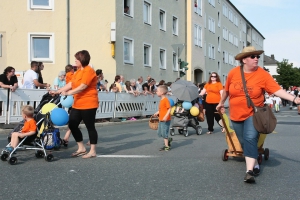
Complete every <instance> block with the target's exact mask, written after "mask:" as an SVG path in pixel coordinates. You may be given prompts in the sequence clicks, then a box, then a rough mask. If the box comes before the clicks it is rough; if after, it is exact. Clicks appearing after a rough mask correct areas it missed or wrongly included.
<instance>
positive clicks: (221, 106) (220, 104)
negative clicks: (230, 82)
mask: <svg viewBox="0 0 300 200" xmlns="http://www.w3.org/2000/svg"><path fill="white" fill-rule="evenodd" d="M228 96H229V92H228V91H223V92H222V96H221V100H220V103H219V104H218V105H217V107H216V109H217V110H220V108H223V107H224V103H225V101H226V99H227V97H228Z"/></svg>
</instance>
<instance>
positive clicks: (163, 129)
mask: <svg viewBox="0 0 300 200" xmlns="http://www.w3.org/2000/svg"><path fill="white" fill-rule="evenodd" d="M167 93H168V88H167V86H165V85H160V86H158V88H157V90H156V94H157V96H158V97H160V98H161V100H160V102H159V108H158V111H157V112H156V113H155V114H154V116H158V115H159V124H158V131H157V134H158V136H159V137H162V138H164V146H163V147H162V148H161V149H160V151H169V150H171V142H172V140H173V139H172V138H171V137H170V138H169V137H168V134H169V130H170V124H171V115H170V112H171V105H170V102H169V100H168V98H167V97H166V94H167Z"/></svg>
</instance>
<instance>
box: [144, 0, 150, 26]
mask: <svg viewBox="0 0 300 200" xmlns="http://www.w3.org/2000/svg"><path fill="white" fill-rule="evenodd" d="M144 23H146V24H151V4H150V3H148V2H147V1H144Z"/></svg>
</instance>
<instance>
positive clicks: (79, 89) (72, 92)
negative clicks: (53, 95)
mask: <svg viewBox="0 0 300 200" xmlns="http://www.w3.org/2000/svg"><path fill="white" fill-rule="evenodd" d="M86 88H87V85H86V84H83V83H81V84H80V85H79V86H78V87H76V88H75V89H73V90H69V91H67V92H62V95H73V94H78V93H80V92H82V91H83V90H85V89H86Z"/></svg>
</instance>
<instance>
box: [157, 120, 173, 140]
mask: <svg viewBox="0 0 300 200" xmlns="http://www.w3.org/2000/svg"><path fill="white" fill-rule="evenodd" d="M170 124H171V121H167V122H159V124H158V130H157V135H158V137H163V138H165V139H167V138H168V135H169V131H170Z"/></svg>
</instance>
